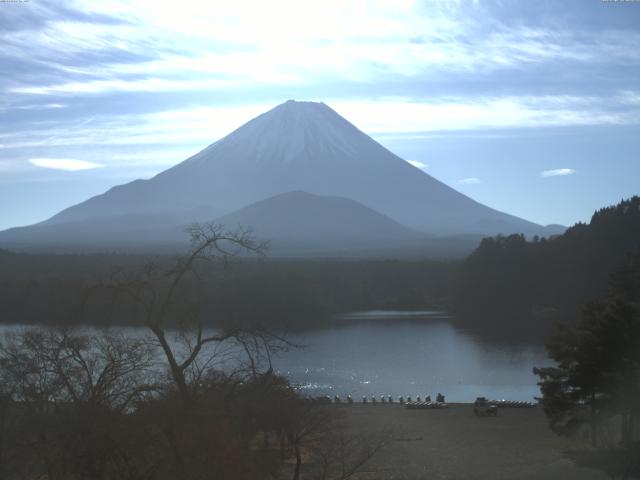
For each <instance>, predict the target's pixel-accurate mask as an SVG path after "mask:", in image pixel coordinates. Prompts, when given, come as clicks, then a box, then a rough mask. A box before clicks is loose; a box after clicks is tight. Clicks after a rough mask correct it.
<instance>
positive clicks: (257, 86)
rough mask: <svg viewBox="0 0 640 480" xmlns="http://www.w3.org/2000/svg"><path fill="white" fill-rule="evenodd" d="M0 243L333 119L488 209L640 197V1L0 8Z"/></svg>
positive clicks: (567, 221) (545, 214) (577, 216)
mask: <svg viewBox="0 0 640 480" xmlns="http://www.w3.org/2000/svg"><path fill="white" fill-rule="evenodd" d="M0 45H1V48H0V127H1V128H0V229H4V228H9V227H12V226H18V225H26V224H31V223H34V222H37V221H41V220H44V219H46V218H48V217H50V216H52V215H53V214H55V213H57V212H58V211H60V210H61V209H63V208H65V207H68V206H70V205H72V204H75V203H78V202H81V201H83V200H85V199H87V198H88V197H90V196H92V195H96V194H99V193H102V192H104V191H105V190H107V189H108V188H110V187H112V186H114V185H118V184H122V183H125V182H128V181H131V180H134V179H136V178H149V177H151V176H153V175H155V174H156V173H158V172H160V171H162V170H164V169H166V168H168V167H170V166H172V165H175V164H177V163H179V162H180V161H182V160H184V159H186V158H187V157H189V156H190V155H192V154H194V153H196V152H198V151H199V150H201V149H202V148H204V147H206V146H207V145H209V144H211V143H213V142H214V141H216V140H218V139H219V138H221V137H222V136H224V135H226V134H227V133H230V132H231V131H232V130H234V129H235V128H237V127H239V126H240V125H242V124H243V123H245V122H246V121H248V120H250V119H251V118H253V117H254V116H256V115H258V114H260V113H262V112H264V111H266V110H268V109H270V108H272V107H274V106H276V105H278V104H280V103H282V102H284V101H286V100H288V99H296V100H313V101H323V102H325V103H326V104H328V105H329V106H331V107H332V108H333V109H334V110H336V111H337V112H338V113H339V114H341V115H343V116H344V117H345V118H347V119H348V120H349V121H351V122H352V123H354V124H355V125H356V126H357V127H358V128H360V129H361V130H362V131H364V132H365V133H367V134H369V135H371V136H372V137H373V138H374V139H376V140H377V141H378V142H380V143H381V144H383V145H384V146H385V147H387V148H389V149H390V150H391V151H393V152H394V153H396V154H398V155H399V156H400V157H402V158H404V159H405V160H407V161H410V162H411V163H413V164H414V165H416V166H418V167H419V168H421V169H423V170H424V171H425V172H426V173H428V174H429V175H432V176H434V177H435V178H437V179H439V180H441V181H443V182H445V183H446V184H448V185H450V186H452V187H453V188H455V189H457V190H459V191H460V192H462V193H464V194H466V195H468V196H470V197H472V198H474V199H475V200H478V201H480V202H481V203H484V204H486V205H488V206H490V207H493V208H496V209H498V210H502V211H505V212H508V213H511V214H514V215H518V216H521V217H523V218H526V219H528V220H531V221H534V222H538V223H541V224H551V223H559V224H564V225H571V224H573V223H575V222H578V221H588V220H589V218H590V217H591V214H592V213H593V211H594V210H596V209H598V208H600V207H603V206H606V205H610V204H614V203H616V202H618V201H619V200H620V199H622V198H627V197H629V196H632V195H634V194H640V158H639V153H638V152H640V2H636V1H613V0H612V1H602V0H575V1H562V0H551V1H545V0H536V1H535V2H532V1H528V0H522V1H517V0H504V1H500V0H488V1H471V0H470V1H449V2H445V1H408V0H394V1H387V2H385V1H362V0H323V1H322V2H320V1H318V2H301V1H299V0H285V1H279V0H271V1H269V2H262V1H245V0H234V1H232V2H231V1H229V2H222V1H211V0H209V1H200V0H191V1H189V2H185V3H176V2H158V1H157V0H131V1H119V0H110V1H108V2H96V1H92V0H68V1H65V2H57V1H56V2H53V1H52V2H46V1H38V0H30V1H15V2H14V1H12V2H0Z"/></svg>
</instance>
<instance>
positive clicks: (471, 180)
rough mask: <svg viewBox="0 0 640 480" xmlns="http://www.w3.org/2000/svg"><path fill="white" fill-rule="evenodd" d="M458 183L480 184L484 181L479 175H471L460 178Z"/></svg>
mask: <svg viewBox="0 0 640 480" xmlns="http://www.w3.org/2000/svg"><path fill="white" fill-rule="evenodd" d="M458 183H459V184H461V185H478V184H479V183H482V180H480V179H479V178H478V177H469V178H463V179H461V180H458Z"/></svg>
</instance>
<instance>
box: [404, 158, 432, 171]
mask: <svg viewBox="0 0 640 480" xmlns="http://www.w3.org/2000/svg"><path fill="white" fill-rule="evenodd" d="M407 163H409V164H411V165H413V166H414V167H416V168H419V169H420V170H424V169H425V168H429V165H427V164H426V163H422V162H420V161H418V160H407Z"/></svg>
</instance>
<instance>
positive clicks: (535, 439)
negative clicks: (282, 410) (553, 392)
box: [338, 404, 608, 480]
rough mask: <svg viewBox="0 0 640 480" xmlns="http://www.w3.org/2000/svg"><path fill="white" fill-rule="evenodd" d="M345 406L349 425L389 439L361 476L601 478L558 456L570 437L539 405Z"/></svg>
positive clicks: (512, 478) (382, 477)
mask: <svg viewBox="0 0 640 480" xmlns="http://www.w3.org/2000/svg"><path fill="white" fill-rule="evenodd" d="M338 408H343V410H344V412H345V414H346V421H347V422H348V423H349V424H350V426H351V427H352V428H353V429H354V430H362V431H363V432H366V433H367V434H371V435H386V436H387V438H388V439H389V440H388V442H387V444H386V445H385V447H384V448H383V450H382V451H380V452H379V453H378V454H377V455H376V456H375V457H374V458H373V459H372V460H371V461H370V462H369V463H368V464H367V465H366V467H365V468H364V472H363V474H360V475H359V476H358V478H361V479H412V480H416V479H456V480H463V479H470V480H471V479H474V480H482V479H487V480H488V479H492V480H496V479H505V480H506V479H509V480H514V479H531V480H534V479H536V480H541V479H562V480H573V479H575V480H578V479H580V480H591V479H593V480H598V479H605V478H608V477H606V475H604V474H603V473H601V472H598V471H595V470H588V469H582V468H578V467H576V466H574V465H573V464H572V462H571V461H570V460H568V459H566V458H564V457H563V451H564V450H566V449H567V448H571V447H576V446H577V445H576V444H575V443H573V444H572V443H570V442H569V441H568V440H566V439H563V438H561V437H558V436H557V435H555V434H554V433H553V432H551V430H550V429H549V428H548V426H547V423H546V419H545V416H544V413H543V411H542V409H541V408H539V407H536V408H522V409H519V408H515V409H506V408H504V409H500V410H499V413H498V416H497V417H496V418H493V417H476V416H474V415H473V412H472V406H471V405H470V404H451V405H450V406H449V408H447V409H443V410H407V409H406V408H404V407H403V406H401V405H399V404H392V405H389V404H386V405H382V404H378V405H371V404H369V405H362V404H354V405H348V406H346V405H345V406H344V407H338Z"/></svg>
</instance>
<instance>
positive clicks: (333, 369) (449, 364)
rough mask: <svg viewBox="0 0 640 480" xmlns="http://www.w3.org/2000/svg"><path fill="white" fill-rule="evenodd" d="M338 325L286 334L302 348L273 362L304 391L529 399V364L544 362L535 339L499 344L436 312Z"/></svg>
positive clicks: (367, 316)
mask: <svg viewBox="0 0 640 480" xmlns="http://www.w3.org/2000/svg"><path fill="white" fill-rule="evenodd" d="M340 320H341V323H342V325H343V326H342V327H339V328H332V329H324V330H314V331H309V332H305V333H300V334H296V335H292V336H291V339H292V340H293V341H295V342H296V343H299V344H304V345H306V348H304V349H301V350H294V351H290V352H287V353H285V354H284V355H282V356H281V357H280V358H278V359H276V360H275V361H274V365H275V368H276V369H277V370H278V371H279V373H282V374H285V375H286V376H288V377H289V378H290V379H291V381H292V382H293V383H294V384H297V385H299V386H300V388H301V389H303V390H304V391H306V392H308V393H309V394H312V395H315V394H323V395H324V394H328V395H331V396H333V395H340V396H341V397H344V396H345V395H347V394H350V395H352V396H353V398H354V399H355V400H357V401H360V400H361V397H362V396H363V395H367V396H371V395H376V396H378V397H379V396H380V395H393V396H394V398H395V397H397V396H400V395H403V396H405V397H406V396H408V395H411V396H412V397H413V398H415V397H416V396H418V395H420V396H421V397H423V398H424V396H425V395H427V394H430V395H431V397H432V398H434V397H435V395H436V393H438V392H442V393H443V394H444V395H446V399H447V401H452V402H468V401H472V400H474V399H475V398H476V397H478V396H486V397H489V398H504V399H510V400H527V401H532V400H533V399H534V397H535V396H539V390H538V387H537V385H536V381H537V377H536V376H535V375H533V373H532V368H533V367H534V366H538V367H540V366H547V365H550V364H551V361H550V360H549V359H548V357H547V355H546V354H545V351H544V347H543V346H542V345H540V344H531V345H526V344H524V345H523V344H517V345H515V344H506V343H497V342H495V341H489V340H487V339H483V338H481V337H479V336H477V335H474V334H472V333H469V332H465V331H462V330H459V329H457V328H456V327H454V326H453V325H452V324H451V323H450V322H449V321H448V316H447V315H446V314H444V313H442V312H379V311H376V312H363V313H360V314H350V315H344V316H342V318H341V319H340Z"/></svg>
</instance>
